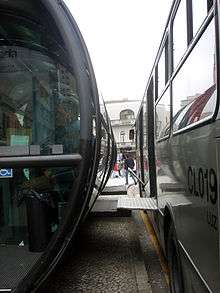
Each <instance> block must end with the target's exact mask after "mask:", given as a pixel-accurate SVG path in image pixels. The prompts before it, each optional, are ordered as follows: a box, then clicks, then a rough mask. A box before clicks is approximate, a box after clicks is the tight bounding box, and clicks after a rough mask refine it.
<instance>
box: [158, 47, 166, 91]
mask: <svg viewBox="0 0 220 293" xmlns="http://www.w3.org/2000/svg"><path fill="white" fill-rule="evenodd" d="M157 81H158V97H159V96H160V95H161V94H162V91H163V89H164V87H165V48H164V49H163V51H162V54H161V56H160V60H159V62H158V79H157Z"/></svg>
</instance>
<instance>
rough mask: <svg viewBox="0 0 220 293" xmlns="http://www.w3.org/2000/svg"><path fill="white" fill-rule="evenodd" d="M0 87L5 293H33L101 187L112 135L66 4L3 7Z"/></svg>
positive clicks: (0, 282) (25, 2)
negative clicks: (98, 182)
mask: <svg viewBox="0 0 220 293" xmlns="http://www.w3.org/2000/svg"><path fill="white" fill-rule="evenodd" d="M0 84H1V87H0V168H1V169H0V244H1V245H0V255H1V257H0V259H1V264H0V275H1V277H0V290H6V291H8V292H10V291H12V292H22V293H23V292H31V291H32V290H34V289H36V288H37V287H38V285H39V284H40V282H41V281H42V280H43V278H45V277H46V276H47V274H49V272H50V271H51V269H53V267H54V266H55V264H56V263H57V262H58V260H59V259H60V258H61V257H62V254H63V252H64V251H65V248H66V247H67V245H68V244H69V243H70V241H71V240H72V239H73V236H74V234H75V232H76V229H77V227H78V226H79V224H80V221H81V220H82V219H83V218H85V215H87V214H88V212H89V211H90V209H91V207H92V206H93V204H94V201H95V199H96V198H97V196H98V195H99V193H100V192H101V189H102V188H103V187H104V183H106V181H107V178H108V176H109V175H110V170H111V167H112V164H113V163H112V162H113V159H112V158H113V153H114V151H113V149H114V137H113V134H112V131H111V127H110V124H109V120H107V121H108V122H107V123H104V122H102V121H103V114H101V112H100V105H99V98H98V93H97V88H96V82H95V77H94V73H93V69H92V65H91V61H90V59H89V55H88V52H87V49H86V46H85V44H84V41H83V39H82V36H81V34H80V32H79V29H78V27H77V25H76V23H75V21H74V19H73V18H72V16H71V15H70V13H69V11H68V9H67V8H66V6H65V4H64V3H63V2H62V1H59V2H58V1H52V0H46V1H45V0H44V1H43V0H42V1H34V0H16V1H12V0H9V1H1V3H0ZM105 115H106V117H107V113H105ZM107 119H108V118H107ZM104 133H105V136H104V137H103V135H104ZM100 169H101V170H102V172H103V180H102V184H100V186H101V185H102V188H101V187H100V186H98V185H97V182H96V181H97V173H99V172H100Z"/></svg>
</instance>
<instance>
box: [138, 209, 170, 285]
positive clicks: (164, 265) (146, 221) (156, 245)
mask: <svg viewBox="0 0 220 293" xmlns="http://www.w3.org/2000/svg"><path fill="white" fill-rule="evenodd" d="M140 214H141V217H142V220H143V222H144V224H145V227H146V230H147V232H148V233H149V236H150V240H151V242H152V244H153V246H154V248H155V250H156V252H157V255H158V257H159V260H160V265H161V268H162V270H163V272H164V275H165V279H166V282H167V284H168V285H169V268H168V265H167V261H166V259H165V257H164V254H163V251H162V248H161V246H160V244H159V242H158V240H157V236H156V234H155V231H154V228H153V226H152V224H151V222H150V219H149V217H148V215H147V214H146V213H144V212H143V211H141V212H140Z"/></svg>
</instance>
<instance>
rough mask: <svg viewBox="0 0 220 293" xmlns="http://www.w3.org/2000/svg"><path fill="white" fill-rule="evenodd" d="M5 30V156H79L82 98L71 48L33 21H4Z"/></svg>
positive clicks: (1, 74) (1, 56)
mask: <svg viewBox="0 0 220 293" xmlns="http://www.w3.org/2000/svg"><path fill="white" fill-rule="evenodd" d="M1 32H3V33H4V34H5V35H6V36H7V37H5V38H3V39H1V49H0V82H1V90H0V106H1V107H0V154H1V156H8V155H10V156H11V155H16V156H17V155H46V154H52V155H53V154H54V155H57V154H67V153H74V152H78V148H79V131H80V119H79V117H80V116H79V114H80V113H79V98H78V94H77V90H76V81H75V78H74V75H73V72H72V70H71V68H70V67H69V65H68V63H67V60H68V59H67V58H66V62H65V61H64V59H65V56H66V53H65V50H64V49H62V47H61V46H60V44H58V43H57V41H56V40H55V39H53V38H52V37H51V36H50V35H48V34H45V31H44V29H43V28H42V27H40V26H37V24H35V26H34V25H33V23H31V22H29V21H27V20H25V21H24V20H21V19H19V18H11V17H10V19H8V17H7V16H5V17H1ZM66 57H67V56H66Z"/></svg>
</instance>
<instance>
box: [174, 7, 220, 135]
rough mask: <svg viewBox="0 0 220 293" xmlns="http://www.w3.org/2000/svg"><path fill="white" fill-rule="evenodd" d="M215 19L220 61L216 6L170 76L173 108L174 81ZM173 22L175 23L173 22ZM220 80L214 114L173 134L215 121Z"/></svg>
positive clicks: (217, 78) (216, 42)
mask: <svg viewBox="0 0 220 293" xmlns="http://www.w3.org/2000/svg"><path fill="white" fill-rule="evenodd" d="M212 20H214V28H215V53H216V64H218V63H219V57H220V56H219V53H218V50H219V48H218V42H219V37H218V33H219V32H218V20H217V17H216V13H215V7H212V9H211V10H210V13H209V14H208V15H207V17H206V19H205V20H204V22H203V25H202V26H201V27H200V29H199V31H198V32H197V34H196V35H195V37H194V38H193V40H192V42H191V44H190V46H189V47H188V49H187V51H186V53H185V54H184V55H183V57H182V58H181V61H180V62H179V64H178V66H177V67H176V69H175V70H174V72H173V74H172V76H171V78H170V82H171V84H172V86H171V88H172V100H171V103H172V104H171V109H172V110H173V81H174V79H175V77H176V76H177V74H178V73H179V71H180V70H181V68H182V66H183V65H184V63H185V62H186V60H187V59H188V57H189V56H190V54H191V52H192V51H193V50H194V48H195V47H196V45H197V44H198V43H199V40H200V39H201V37H202V36H203V33H204V32H205V31H206V29H207V28H208V26H209V24H210V23H211V21H212ZM172 24H173V23H172ZM219 78H220V72H219V70H218V67H217V68H216V80H217V81H218V80H219ZM218 88H219V85H218V82H216V95H217V96H216V105H215V110H214V111H213V114H212V115H210V116H208V117H205V118H204V119H201V120H199V121H197V122H194V123H192V124H190V125H187V126H185V127H183V128H182V129H179V130H177V131H173V129H172V135H173V136H176V135H179V134H181V133H185V132H188V131H191V130H193V129H196V128H198V127H202V126H205V125H207V124H209V123H213V122H214V121H215V119H216V117H217V115H218V111H219V94H218ZM172 119H173V117H171V126H172Z"/></svg>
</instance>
